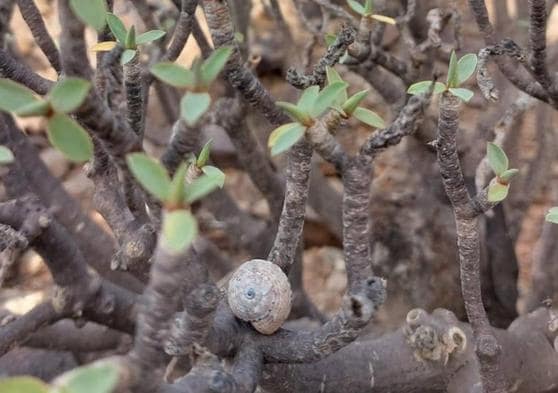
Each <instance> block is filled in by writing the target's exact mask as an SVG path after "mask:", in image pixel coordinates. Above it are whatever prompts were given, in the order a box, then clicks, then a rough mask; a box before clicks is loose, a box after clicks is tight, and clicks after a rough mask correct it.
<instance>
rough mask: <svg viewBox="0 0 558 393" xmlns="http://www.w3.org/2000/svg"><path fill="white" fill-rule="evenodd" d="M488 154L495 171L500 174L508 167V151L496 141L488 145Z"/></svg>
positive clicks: (489, 161)
mask: <svg viewBox="0 0 558 393" xmlns="http://www.w3.org/2000/svg"><path fill="white" fill-rule="evenodd" d="M486 156H487V157H488V164H489V165H490V168H492V170H493V171H494V173H495V174H496V175H498V176H500V175H501V174H502V172H504V171H505V170H506V169H508V166H509V161H508V157H507V156H506V153H504V151H503V150H502V148H501V147H500V146H498V145H496V144H495V143H492V142H488V144H487V145H486Z"/></svg>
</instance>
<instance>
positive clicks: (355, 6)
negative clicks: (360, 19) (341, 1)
mask: <svg viewBox="0 0 558 393" xmlns="http://www.w3.org/2000/svg"><path fill="white" fill-rule="evenodd" d="M347 4H349V7H351V9H352V10H353V11H354V12H356V13H357V14H359V15H364V7H363V5H362V4H360V3H359V2H358V1H356V0H347Z"/></svg>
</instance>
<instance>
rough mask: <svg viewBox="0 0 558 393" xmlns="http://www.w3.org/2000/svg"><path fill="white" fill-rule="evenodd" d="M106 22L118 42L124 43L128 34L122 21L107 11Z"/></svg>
mask: <svg viewBox="0 0 558 393" xmlns="http://www.w3.org/2000/svg"><path fill="white" fill-rule="evenodd" d="M107 23H108V26H109V29H110V31H111V32H112V35H113V36H114V38H116V40H117V41H118V42H120V44H122V45H124V44H125V43H126V36H127V35H128V30H126V26H124V23H122V20H120V18H119V17H118V16H116V15H114V14H112V13H110V12H109V13H107Z"/></svg>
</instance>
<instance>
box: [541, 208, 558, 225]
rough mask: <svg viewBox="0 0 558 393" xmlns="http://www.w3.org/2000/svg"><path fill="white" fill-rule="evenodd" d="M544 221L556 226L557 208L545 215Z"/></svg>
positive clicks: (557, 219)
mask: <svg viewBox="0 0 558 393" xmlns="http://www.w3.org/2000/svg"><path fill="white" fill-rule="evenodd" d="M544 219H545V220H546V221H548V222H551V223H553V224H558V207H553V208H551V209H550V210H549V211H548V213H546V216H545V217H544Z"/></svg>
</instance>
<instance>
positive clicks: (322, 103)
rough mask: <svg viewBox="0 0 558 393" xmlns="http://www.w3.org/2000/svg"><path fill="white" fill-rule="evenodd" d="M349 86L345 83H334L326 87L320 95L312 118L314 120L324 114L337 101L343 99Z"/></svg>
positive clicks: (311, 114)
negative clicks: (344, 92) (342, 96)
mask: <svg viewBox="0 0 558 393" xmlns="http://www.w3.org/2000/svg"><path fill="white" fill-rule="evenodd" d="M347 86H348V85H347V83H345V82H334V83H332V84H330V85H327V86H326V87H324V89H323V90H322V91H321V92H320V94H319V95H318V98H317V99H316V102H315V103H314V107H313V108H312V110H311V111H310V116H312V118H316V117H318V116H320V115H321V114H322V113H324V111H325V110H326V109H327V108H329V107H330V106H331V105H333V104H334V103H335V102H336V100H338V99H339V98H340V97H341V95H342V94H343V91H344V90H345V89H346V88H347Z"/></svg>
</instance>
